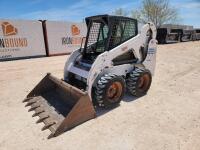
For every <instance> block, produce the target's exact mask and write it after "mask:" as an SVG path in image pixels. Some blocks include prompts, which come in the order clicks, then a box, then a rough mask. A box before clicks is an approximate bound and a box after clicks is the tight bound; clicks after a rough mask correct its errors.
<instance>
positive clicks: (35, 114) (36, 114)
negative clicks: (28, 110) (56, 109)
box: [32, 110, 45, 117]
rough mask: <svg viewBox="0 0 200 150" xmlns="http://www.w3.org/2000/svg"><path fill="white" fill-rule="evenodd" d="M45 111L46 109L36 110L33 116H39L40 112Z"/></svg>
mask: <svg viewBox="0 0 200 150" xmlns="http://www.w3.org/2000/svg"><path fill="white" fill-rule="evenodd" d="M35 111H36V110H35ZM43 112H45V111H44V110H40V111H36V112H35V113H34V114H33V115H32V117H35V116H38V115H39V114H40V113H43Z"/></svg>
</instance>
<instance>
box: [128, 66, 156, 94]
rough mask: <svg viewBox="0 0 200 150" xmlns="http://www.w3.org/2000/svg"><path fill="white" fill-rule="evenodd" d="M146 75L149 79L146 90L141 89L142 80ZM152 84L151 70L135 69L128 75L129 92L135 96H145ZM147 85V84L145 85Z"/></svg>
mask: <svg viewBox="0 0 200 150" xmlns="http://www.w3.org/2000/svg"><path fill="white" fill-rule="evenodd" d="M144 75H145V76H146V77H147V78H148V81H144V82H147V83H146V85H145V87H144V88H140V80H141V78H142V77H144ZM151 82H152V76H151V73H150V71H149V70H147V69H141V68H137V67H136V68H135V69H134V70H133V71H132V72H130V74H129V75H128V77H127V79H126V85H127V90H128V91H129V92H130V93H131V94H132V95H133V96H137V97H140V96H143V95H145V94H146V93H147V92H148V90H149V88H150V86H151ZM144 84H145V83H144Z"/></svg>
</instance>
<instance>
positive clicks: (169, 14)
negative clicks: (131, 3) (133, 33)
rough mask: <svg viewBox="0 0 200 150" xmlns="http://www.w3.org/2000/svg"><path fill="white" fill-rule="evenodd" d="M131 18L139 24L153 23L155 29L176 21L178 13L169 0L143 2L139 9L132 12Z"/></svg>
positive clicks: (146, 0) (147, 0)
mask: <svg viewBox="0 0 200 150" xmlns="http://www.w3.org/2000/svg"><path fill="white" fill-rule="evenodd" d="M132 17H133V18H136V19H138V21H139V22H141V23H147V22H149V21H151V22H153V23H154V24H155V25H156V27H157V28H158V27H160V26H161V25H162V24H165V23H172V22H176V21H178V11H177V9H176V8H174V7H172V6H171V5H170V4H169V0H143V2H142V7H141V9H138V10H136V11H132Z"/></svg>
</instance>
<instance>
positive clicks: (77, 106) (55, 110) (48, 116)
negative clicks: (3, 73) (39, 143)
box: [23, 74, 96, 138]
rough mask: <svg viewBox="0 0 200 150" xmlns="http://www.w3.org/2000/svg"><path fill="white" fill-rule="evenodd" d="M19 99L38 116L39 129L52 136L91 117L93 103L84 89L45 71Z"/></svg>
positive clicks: (93, 111) (92, 115) (93, 115)
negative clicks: (23, 96)
mask: <svg viewBox="0 0 200 150" xmlns="http://www.w3.org/2000/svg"><path fill="white" fill-rule="evenodd" d="M23 102H27V104H26V106H30V107H31V108H30V109H29V111H35V113H34V114H33V117H34V116H39V120H38V121H37V123H40V122H43V123H44V127H43V128H42V130H45V129H49V130H50V131H51V132H52V133H51V134H50V135H49V137H48V138H51V137H55V136H58V135H60V134H61V133H63V132H64V131H67V130H69V129H71V128H73V127H75V126H77V125H79V124H81V123H83V122H85V121H87V120H89V119H92V118H95V116H96V113H95V110H94V107H93V104H92V102H91V100H90V98H89V96H88V94H87V93H86V92H83V91H81V90H79V89H78V88H76V87H74V86H71V85H70V84H68V83H66V82H64V81H62V80H60V79H57V78H56V77H54V76H52V75H51V74H47V75H46V76H45V77H44V78H43V79H42V80H41V81H40V82H39V84H38V85H37V86H36V87H35V88H34V89H33V90H32V91H31V92H30V93H29V94H28V95H27V97H26V99H25V100H24V101H23Z"/></svg>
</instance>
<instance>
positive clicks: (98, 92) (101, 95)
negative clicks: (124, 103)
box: [93, 74, 126, 108]
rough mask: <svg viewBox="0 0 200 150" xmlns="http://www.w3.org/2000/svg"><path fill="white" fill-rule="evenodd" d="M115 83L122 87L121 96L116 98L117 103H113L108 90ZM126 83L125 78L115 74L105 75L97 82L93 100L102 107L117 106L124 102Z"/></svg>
mask: <svg viewBox="0 0 200 150" xmlns="http://www.w3.org/2000/svg"><path fill="white" fill-rule="evenodd" d="M113 83H118V84H120V86H121V90H120V94H119V95H120V96H118V97H117V98H116V100H115V101H111V100H110V98H109V97H108V94H107V93H108V90H109V87H111V85H113ZM125 85H126V82H125V80H124V78H123V77H121V76H117V75H114V74H105V75H103V76H102V77H101V78H100V79H99V80H98V82H97V84H96V86H95V88H94V90H93V98H94V100H95V103H96V104H97V105H98V106H100V107H105V108H110V107H113V106H116V105H117V104H119V103H120V101H121V100H122V98H123V96H124V93H125V89H126V87H125Z"/></svg>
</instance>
